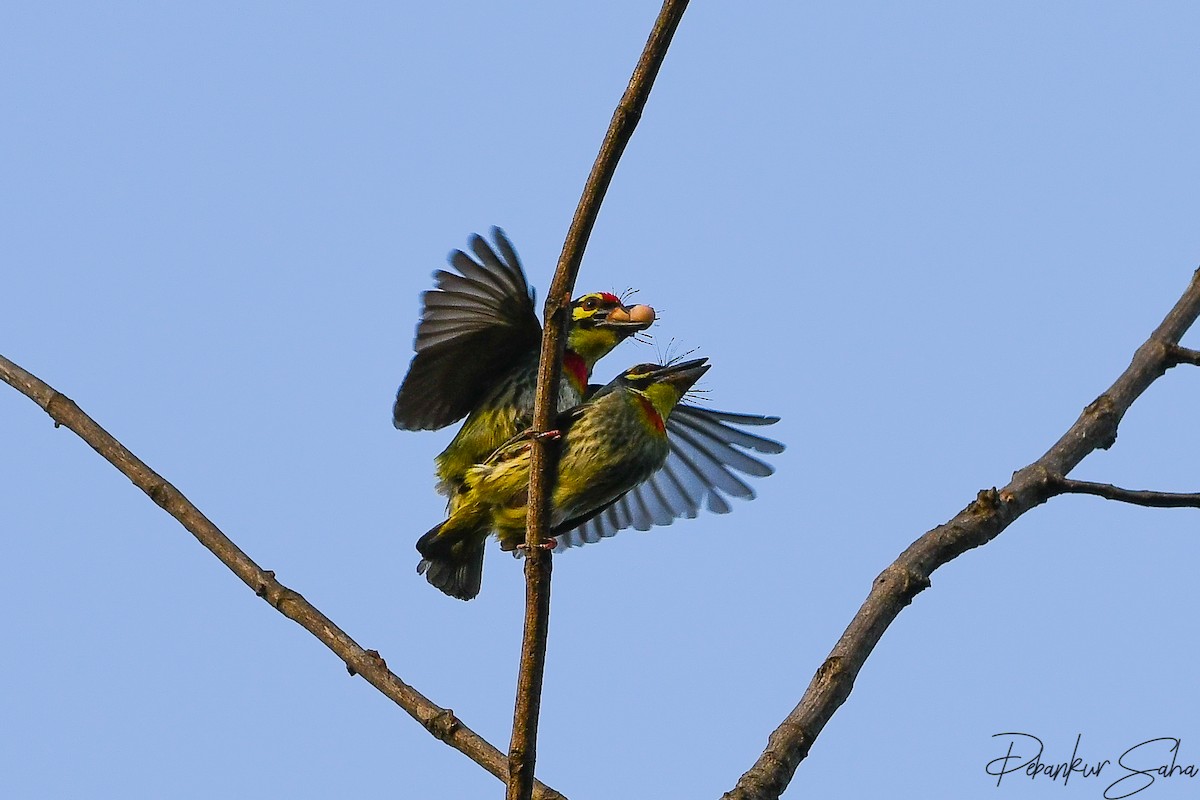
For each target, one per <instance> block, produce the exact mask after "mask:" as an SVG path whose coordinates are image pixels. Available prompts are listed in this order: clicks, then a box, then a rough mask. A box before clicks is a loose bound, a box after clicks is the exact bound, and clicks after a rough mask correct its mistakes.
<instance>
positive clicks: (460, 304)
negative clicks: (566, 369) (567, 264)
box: [392, 228, 542, 430]
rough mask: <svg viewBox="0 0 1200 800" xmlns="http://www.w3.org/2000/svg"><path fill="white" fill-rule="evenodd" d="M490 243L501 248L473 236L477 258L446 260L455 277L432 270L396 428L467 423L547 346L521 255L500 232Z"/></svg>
mask: <svg viewBox="0 0 1200 800" xmlns="http://www.w3.org/2000/svg"><path fill="white" fill-rule="evenodd" d="M492 239H493V240H494V241H495V243H496V246H495V249H493V248H492V247H491V245H489V244H488V242H487V240H485V239H484V238H483V237H482V236H479V235H478V234H476V235H472V236H471V239H470V246H471V250H472V251H473V252H474V254H475V258H471V256H469V255H467V254H466V253H464V252H463V251H461V250H455V251H454V252H453V253H451V254H450V257H449V258H448V261H449V263H450V265H451V266H452V267H453V268H454V269H455V270H457V274H456V273H454V272H448V271H446V270H438V271H437V272H434V273H433V277H434V279H435V281H436V283H437V288H436V289H433V290H432V291H428V292H425V293H424V294H422V295H421V321H420V322H418V323H417V336H416V340H415V341H414V342H413V349H414V350H416V351H417V352H416V355H414V356H413V360H412V363H411V364H410V365H409V367H408V374H407V375H406V376H405V377H404V382H403V383H402V384H400V390H399V391H398V392H397V393H396V404H395V406H393V408H392V418H393V421H394V422H395V425H396V427H397V428H402V429H405V430H434V429H437V428H443V427H445V426H447V425H449V424H450V423H452V422H454V421H456V420H459V419H462V418H463V417H465V416H466V415H467V414H469V413H470V412H471V411H472V410H473V409H474V408H475V407H476V406H477V405H479V403H480V402H481V401H482V400H483V398H484V396H485V395H486V394H487V392H488V391H489V390H490V389H492V388H493V387H494V386H495V385H496V383H497V382H498V381H499V380H500V379H501V378H502V377H503V376H504V374H505V373H507V372H508V371H510V370H511V369H512V368H513V367H514V366H516V365H517V364H518V363H520V361H521V359H522V357H523V356H525V355H526V354H528V353H529V352H530V351H531V350H537V348H538V347H539V345H540V344H541V337H542V326H541V324H540V323H539V322H538V318H537V313H536V312H535V311H534V309H533V292H532V291H531V290H530V288H529V284H528V283H527V282H526V281H525V272H524V270H522V269H521V261H520V259H519V258H517V252H516V250H514V249H513V246H512V244H511V243H510V242H509V241H508V237H506V236H505V235H504V231H502V230H500V229H499V228H492Z"/></svg>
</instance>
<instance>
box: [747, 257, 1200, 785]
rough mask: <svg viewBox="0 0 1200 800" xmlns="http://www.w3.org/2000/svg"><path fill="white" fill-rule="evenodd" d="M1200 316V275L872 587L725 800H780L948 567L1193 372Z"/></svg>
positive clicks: (1045, 495)
mask: <svg viewBox="0 0 1200 800" xmlns="http://www.w3.org/2000/svg"><path fill="white" fill-rule="evenodd" d="M1197 315H1200V271H1197V272H1196V273H1195V274H1193V276H1192V281H1191V284H1190V285H1189V286H1188V288H1187V291H1185V292H1184V293H1183V297H1181V298H1180V299H1179V302H1178V303H1176V304H1175V307H1174V308H1172V309H1171V312H1170V313H1169V314H1167V317H1166V319H1164V320H1163V322H1162V324H1161V325H1159V326H1158V328H1157V329H1156V330H1155V331H1154V333H1152V334H1151V335H1150V338H1149V339H1148V340H1147V341H1146V343H1145V344H1143V345H1142V346H1141V347H1139V348H1138V350H1137V352H1136V353H1135V354H1134V356H1133V361H1132V362H1131V363H1130V365H1129V367H1128V368H1127V369H1126V370H1125V371H1124V372H1123V373H1122V374H1121V376H1120V377H1119V378H1117V380H1116V382H1115V383H1114V384H1113V385H1112V386H1110V387H1109V388H1108V391H1106V392H1105V393H1104V394H1102V395H1100V396H1099V397H1098V398H1096V400H1095V401H1094V402H1092V403H1091V405H1089V406H1088V407H1087V408H1085V409H1084V410H1083V414H1081V415H1080V417H1079V419H1078V420H1076V422H1075V424H1074V425H1072V426H1071V428H1070V430H1068V431H1067V432H1066V433H1065V434H1063V436H1062V438H1061V439H1059V440H1058V441H1057V442H1056V443H1055V444H1054V446H1053V447H1051V448H1050V449H1049V450H1048V451H1047V452H1046V454H1045V455H1043V456H1042V457H1041V458H1039V459H1038V460H1037V461H1035V462H1033V463H1032V464H1030V465H1029V466H1027V467H1025V468H1023V469H1021V470H1019V471H1018V472H1016V473H1015V474H1014V475H1013V479H1012V481H1011V482H1009V484H1008V485H1007V486H1005V487H1004V488H1003V489H1000V490H998V491H997V490H996V489H985V490H983V491H981V492H980V493H979V496H978V497H977V498H976V499H975V500H974V501H972V502H971V503H970V504H969V505H968V506H967V507H966V508H965V509H963V510H962V511H961V512H959V513H958V515H957V516H955V517H954V518H953V519H952V520H950V521H949V522H947V523H946V524H944V525H939V526H938V527H936V528H934V529H933V530H931V531H929V532H928V533H926V534H925V535H924V536H922V537H921V538H919V539H917V540H916V541H915V542H913V543H912V544H911V545H909V547H908V549H907V550H905V551H904V552H903V553H901V554H900V557H899V558H897V559H896V561H895V562H894V563H892V565H891V566H889V567H888V568H887V569H885V570H884V571H883V572H882V573H881V574H880V575H879V577H878V578H876V579H875V583H874V584H873V585H872V586H871V591H870V594H868V595H867V599H866V601H865V602H864V603H863V604H862V607H861V608H860V609H859V610H858V613H857V614H855V616H854V619H853V620H851V621H850V625H849V627H847V628H846V631H845V633H843V634H842V638H841V639H839V640H838V642H837V644H836V645H834V648H833V651H832V652H831V653H830V654H829V656H828V657H827V658H826V659H825V662H824V663H823V664H821V667H820V669H818V670H817V673H816V675H814V676H813V679H812V682H811V683H810V684H809V686H808V690H807V691H806V692H805V693H804V696H803V697H802V698H801V699H800V703H799V704H798V705H797V706H796V707H795V709H793V710H792V712H791V713H790V714H789V715H788V716H787V719H785V720H784V721H783V724H781V725H780V726H779V727H778V728H777V729H776V730H775V731H774V732H773V733H772V734H771V736H770V738H769V739H768V743H767V749H766V751H765V752H763V754H762V756H761V757H760V758H759V759H758V761H757V762H756V763H755V764H754V766H753V767H751V768H750V769H749V770H748V771H747V772H746V773H745V774H744V775H742V777H741V779H740V780H739V781H738V782H737V785H736V786H735V787H734V788H733V789H732V790H731V791H729V792H727V793H726V794H725V795H724V796H723V797H724V799H725V800H774V798H777V797H779V795H780V793H782V792H783V790H784V789H785V788H786V787H787V785H788V783H789V782H790V781H791V779H792V775H793V774H794V773H795V771H796V767H797V766H798V765H799V764H800V762H801V761H802V760H803V759H804V758H805V756H807V755H808V751H809V748H810V747H812V744H813V742H814V741H815V740H816V738H817V736H819V735H820V733H821V730H822V729H823V728H824V727H825V723H827V722H828V721H829V719H830V717H832V716H833V714H834V712H835V711H837V709H838V707H839V706H841V705H842V703H844V702H846V698H847V697H849V696H850V691H851V690H852V689H853V688H854V680H855V678H856V677H857V676H858V672H859V670H860V669H861V668H862V665H863V663H864V662H865V661H866V660H867V657H868V656H869V655H870V654H871V651H872V650H873V649H874V648H875V645H876V643H878V642H879V638H880V637H881V636H882V635H883V632H884V631H886V630H887V629H888V626H889V625H891V624H892V622H893V621H894V620H895V619H896V617H897V615H899V613H900V611H901V609H903V608H904V607H905V606H906V605H908V604H909V603H910V602H912V599H913V597H915V596H916V595H917V594H918V593H920V592H921V591H922V590H924V589H927V588H928V587H929V576H930V575H931V574H932V573H933V571H934V570H936V569H937V568H938V567H940V566H942V565H943V564H945V563H947V562H949V561H951V560H952V559H954V558H956V557H958V556H960V555H962V554H963V553H965V552H966V551H968V550H970V549H972V548H975V547H979V546H981V545H985V544H987V543H988V542H990V541H991V540H992V539H994V538H996V537H997V536H999V535H1000V533H1001V532H1003V531H1004V529H1005V528H1007V527H1008V526H1009V525H1011V524H1012V523H1013V521H1014V520H1016V519H1017V518H1018V517H1020V516H1021V515H1022V514H1024V513H1025V512H1026V511H1029V510H1030V509H1032V508H1034V507H1035V506H1038V505H1040V504H1041V503H1044V502H1045V501H1046V500H1048V499H1049V498H1050V497H1053V496H1054V495H1055V494H1060V493H1061V488H1056V486H1059V487H1060V486H1061V484H1056V481H1061V480H1062V479H1063V477H1064V476H1066V475H1068V474H1070V472H1071V470H1072V469H1074V468H1075V467H1076V466H1077V465H1078V464H1079V462H1080V461H1082V460H1083V459H1084V457H1086V456H1087V455H1088V454H1089V453H1091V452H1092V451H1094V450H1097V449H1107V448H1108V447H1110V446H1112V444H1113V442H1115V441H1116V438H1117V427H1118V425H1119V424H1120V422H1121V418H1122V417H1124V415H1125V412H1126V411H1128V410H1129V407H1130V406H1131V405H1133V402H1134V401H1135V400H1137V399H1138V397H1140V396H1141V394H1142V392H1144V391H1146V389H1147V388H1148V387H1149V386H1150V384H1152V383H1153V382H1154V381H1155V380H1157V379H1158V378H1159V377H1161V376H1162V375H1163V373H1165V372H1166V371H1167V370H1168V369H1170V368H1171V367H1173V366H1175V365H1176V364H1180V363H1193V362H1192V361H1191V358H1192V355H1194V354H1195V351H1190V350H1187V349H1185V348H1181V347H1180V346H1179V339H1180V338H1181V337H1182V336H1183V334H1184V332H1185V331H1187V330H1188V328H1190V327H1191V326H1192V323H1194V322H1195V321H1196V317H1197Z"/></svg>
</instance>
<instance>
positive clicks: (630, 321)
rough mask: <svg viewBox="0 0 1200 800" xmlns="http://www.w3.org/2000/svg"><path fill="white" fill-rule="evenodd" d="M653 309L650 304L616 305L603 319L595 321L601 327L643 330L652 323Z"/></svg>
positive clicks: (653, 317)
mask: <svg viewBox="0 0 1200 800" xmlns="http://www.w3.org/2000/svg"><path fill="white" fill-rule="evenodd" d="M654 319H655V316H654V309H653V308H651V307H650V306H642V305H638V306H633V307H632V308H626V307H625V306H617V307H615V308H613V310H612V311H609V312H608V314H607V315H606V316H605V317H604V319H603V320H600V321H599V322H597V323H596V325H597V326H598V327H602V328H619V329H621V330H628V331H644V330H646V328H649V327H650V326H651V325H653V324H654Z"/></svg>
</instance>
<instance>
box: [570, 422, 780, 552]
mask: <svg viewBox="0 0 1200 800" xmlns="http://www.w3.org/2000/svg"><path fill="white" fill-rule="evenodd" d="M778 421H779V417H767V416H761V415H758V414H735V413H731V412H727V411H713V410H711V409H707V408H698V407H696V406H692V405H686V404H682V403H681V404H680V405H678V406H676V407H675V410H674V411H672V412H671V415H670V416H669V417H667V441H668V443H669V445H670V448H671V452H670V455H668V456H667V460H666V463H665V464H663V466H662V468H660V469H659V470H658V471H657V472H655V473H654V474H653V475H651V476H650V477H649V478H647V479H646V480H644V481H642V482H641V483H640V484H638V485H637V486H635V487H633V488H632V489H630V490H629V491H628V492H626V493H625V494H624V495H622V496H621V497H619V498H617V499H616V500H615V501H614V502H612V503H611V504H609V505H607V506H604V507H602V508H599V509H597V510H596V511H595V512H593V513H592V514H589V515H587V516H583V517H576V518H575V519H571V520H568V521H567V522H565V523H563V524H562V525H560V526H558V527H557V528H556V529H555V530H554V531H553V534H554V535H555V536H556V537H557V538H558V548H557V551H562V550H565V549H566V548H568V547H577V546H579V545H581V544H590V543H591V542H597V541H600V539H602V538H604V537H607V536H612V535H613V534H615V533H617V532H618V531H622V530H625V529H626V528H635V529H637V530H639V531H645V530H649V529H650V528H652V527H653V526H655V525H670V524H671V523H672V522H674V521H675V519H676V518H677V517H688V518H693V517H695V516H697V515H698V514H699V513H700V508H701V507H702V506H707V507H708V510H709V511H713V512H715V513H717V514H728V513H729V512H730V511H732V510H733V509H732V507H731V506H730V505H729V500H728V498H727V497H726V495H728V496H731V497H741V498H744V499H746V500H751V499H753V498H754V489H753V488H752V487H751V486H750V485H749V484H748V483H746V481H745V480H743V478H742V476H744V475H750V476H753V477H760V478H761V477H766V476H767V475H770V474H772V473H773V472H774V471H775V468H774V467H773V466H771V465H770V464H768V463H767V462H765V461H763V460H762V459H759V458H756V457H755V456H752V455H750V454H749V453H747V452H745V451H747V450H749V451H753V452H755V453H763V454H766V455H774V454H777V453H782V452H783V449H784V446H783V445H782V444H780V443H779V442H777V441H775V440H773V439H767V438H765V437H763V436H759V435H758V434H755V433H750V432H749V431H745V430H742V428H744V427H759V426H763V425H774V424H775V423H776V422H778Z"/></svg>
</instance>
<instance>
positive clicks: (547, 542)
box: [513, 537, 558, 558]
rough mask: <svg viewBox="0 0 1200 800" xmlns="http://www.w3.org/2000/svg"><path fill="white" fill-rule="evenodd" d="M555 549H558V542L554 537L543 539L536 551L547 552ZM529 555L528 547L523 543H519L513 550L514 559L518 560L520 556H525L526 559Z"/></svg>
mask: <svg viewBox="0 0 1200 800" xmlns="http://www.w3.org/2000/svg"><path fill="white" fill-rule="evenodd" d="M556 547H558V540H557V539H555V538H554V537H550V538H549V539H543V540H542V541H541V542H539V543H538V545H537V549H538V550H545V551H547V552H548V551H551V550H553V549H554V548H556ZM529 553H530V548H529V545H527V544H525V543H524V542H521V543H520V544H519V545H517V546H516V547H514V548H513V557H514V558H519V557H520V556H525V557H526V558H528V557H529Z"/></svg>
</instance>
